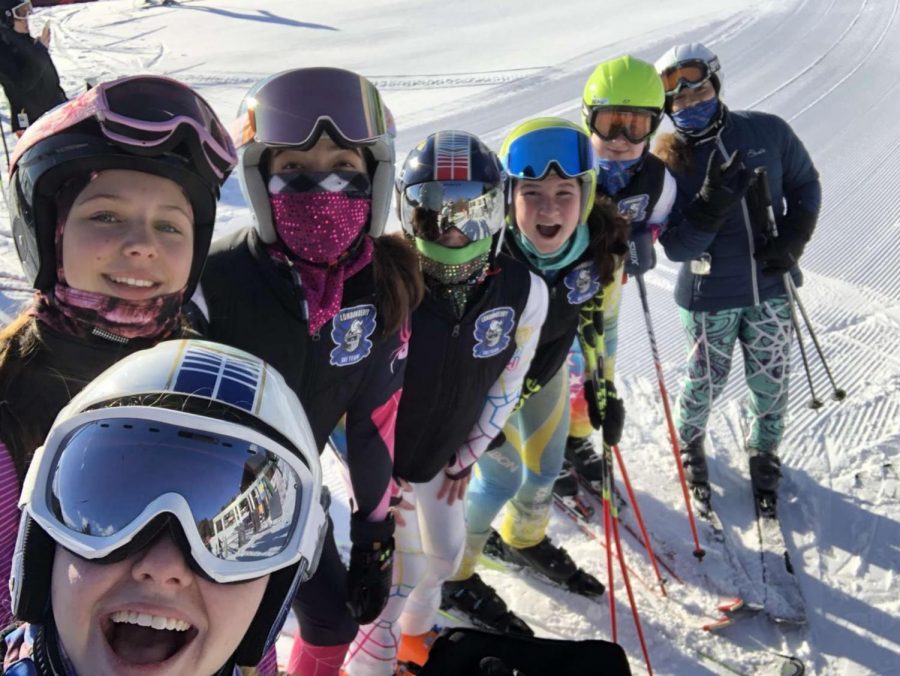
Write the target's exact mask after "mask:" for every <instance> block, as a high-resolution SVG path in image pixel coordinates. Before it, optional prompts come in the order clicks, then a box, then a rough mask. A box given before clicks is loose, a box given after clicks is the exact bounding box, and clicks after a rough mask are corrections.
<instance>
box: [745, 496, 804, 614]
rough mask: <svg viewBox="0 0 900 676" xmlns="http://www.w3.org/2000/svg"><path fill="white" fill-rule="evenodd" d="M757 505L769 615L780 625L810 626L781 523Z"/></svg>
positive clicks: (766, 609)
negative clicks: (807, 623)
mask: <svg viewBox="0 0 900 676" xmlns="http://www.w3.org/2000/svg"><path fill="white" fill-rule="evenodd" d="M754 503H755V504H756V531H757V535H758V537H759V559H760V564H761V566H762V577H763V588H764V593H765V599H764V606H765V612H766V614H767V615H768V616H769V617H770V618H772V620H774V621H775V622H778V623H780V624H790V625H803V624H806V603H805V602H804V600H803V594H802V593H801V591H800V583H799V582H798V581H797V576H796V575H795V573H794V566H793V564H792V563H791V557H790V554H789V552H788V549H787V543H786V542H785V539H784V533H783V532H782V530H781V524H780V522H779V521H778V518H777V517H776V516H774V515H772V516H769V515H767V514H766V513H764V512H763V510H762V509H761V508H760V505H759V503H758V501H756V500H754Z"/></svg>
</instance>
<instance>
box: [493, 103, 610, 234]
mask: <svg viewBox="0 0 900 676" xmlns="http://www.w3.org/2000/svg"><path fill="white" fill-rule="evenodd" d="M498 155H499V156H500V161H501V162H502V163H503V167H504V169H506V172H507V174H509V177H510V179H511V182H512V183H515V181H519V180H526V181H528V180H530V181H539V180H541V179H542V178H544V177H545V176H546V175H547V174H548V173H549V172H550V171H551V170H553V171H555V172H556V173H557V174H559V175H560V176H563V177H565V178H577V179H578V181H579V183H580V184H581V222H582V223H584V222H586V221H587V217H588V214H589V213H590V212H591V208H593V206H594V193H595V192H596V189H597V170H596V168H595V167H594V155H593V149H592V148H591V137H590V136H589V135H588V134H587V132H585V130H584V129H582V128H581V127H580V126H579V125H577V124H575V123H574V122H570V121H569V120H566V119H563V118H561V117H538V118H535V119H533V120H528V121H527V122H523V123H522V124H520V125H519V126H517V127H516V128H515V129H513V130H512V131H511V132H510V133H509V134H508V135H507V137H506V138H505V139H504V141H503V145H502V146H501V147H500V152H499V153H498ZM511 224H512V225H515V223H514V222H511Z"/></svg>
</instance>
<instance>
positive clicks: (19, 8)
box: [11, 2, 34, 21]
mask: <svg viewBox="0 0 900 676" xmlns="http://www.w3.org/2000/svg"><path fill="white" fill-rule="evenodd" d="M32 11H34V8H33V7H32V6H31V3H30V2H23V3H21V4H18V5H16V6H15V7H13V8H12V10H11V12H12V16H13V19H20V20H22V21H24V20H25V19H27V18H28V16H29V15H30V14H31V13H32Z"/></svg>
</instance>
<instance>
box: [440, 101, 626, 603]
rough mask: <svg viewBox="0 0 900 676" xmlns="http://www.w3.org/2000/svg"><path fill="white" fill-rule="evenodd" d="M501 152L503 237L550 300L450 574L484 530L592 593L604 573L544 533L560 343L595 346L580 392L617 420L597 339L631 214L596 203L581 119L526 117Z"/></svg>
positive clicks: (562, 419) (502, 548)
mask: <svg viewBox="0 0 900 676" xmlns="http://www.w3.org/2000/svg"><path fill="white" fill-rule="evenodd" d="M499 155H500V160H501V161H502V162H503V164H504V166H505V168H506V171H507V173H508V174H509V176H510V180H511V181H512V200H511V208H510V212H509V215H508V230H509V235H508V236H507V237H506V242H507V246H506V249H507V251H508V253H509V254H510V255H512V256H513V257H514V258H517V259H518V260H520V261H523V262H525V263H526V264H527V265H528V266H529V268H530V269H531V271H532V272H534V273H535V274H537V275H539V276H540V277H541V278H543V279H544V281H546V282H547V285H548V287H549V289H550V298H549V309H548V312H547V320H546V322H545V323H544V325H543V328H542V330H541V335H540V339H539V341H538V347H537V351H536V353H535V356H534V359H533V361H532V363H531V366H530V368H529V371H528V374H527V375H526V377H525V386H524V388H523V397H524V403H522V402H520V404H519V407H518V409H517V411H516V412H515V413H514V414H513V415H512V416H510V418H509V419H508V421H507V423H506V426H505V427H504V435H505V440H502V439H498V441H497V442H496V443H495V444H492V449H491V450H489V451H488V452H486V453H485V454H484V455H483V456H481V459H480V460H479V461H478V464H477V468H478V471H476V472H475V473H474V478H473V479H472V481H471V483H470V484H469V489H468V493H467V495H466V527H467V530H468V536H467V538H468V542H467V544H466V548H465V554H464V556H463V560H462V566H461V568H460V570H459V571H458V572H457V574H456V576H455V579H454V580H453V581H451V582H450V583H448V586H449V587H450V588H452V589H453V590H454V591H456V592H459V591H460V590H463V589H465V588H466V587H467V586H468V587H472V586H474V584H475V581H476V580H477V576H476V575H475V565H476V563H477V560H478V556H479V554H480V553H481V551H482V549H483V548H484V545H485V543H487V542H488V540H489V539H490V540H491V543H490V549H491V550H492V551H494V552H496V553H498V555H500V556H502V558H504V559H507V560H509V561H511V562H514V563H517V564H519V565H522V566H526V567H528V568H531V569H533V570H535V571H537V572H538V573H540V574H541V575H543V576H544V577H546V578H549V579H550V580H551V581H553V582H555V583H557V584H558V585H560V586H562V587H564V588H566V589H568V590H570V591H573V592H575V593H578V594H582V595H586V596H592V597H596V596H599V595H600V594H602V593H603V591H604V587H603V585H602V584H601V583H600V582H599V580H597V579H596V578H595V577H594V576H593V575H590V574H589V573H587V572H585V571H584V570H582V569H581V568H579V567H578V566H577V565H576V564H575V562H574V561H573V560H572V559H571V557H569V555H568V554H567V553H566V552H565V550H563V549H561V548H559V547H557V546H556V545H554V544H553V543H552V542H551V541H550V539H549V538H548V537H547V535H546V527H547V523H548V521H549V518H550V507H551V504H552V495H551V489H552V486H553V483H554V481H555V480H556V478H557V476H558V475H559V472H560V469H561V467H562V462H563V452H564V449H565V444H566V436H567V432H568V429H569V397H568V393H569V369H568V365H567V355H568V352H569V348H570V347H571V345H572V341H573V340H574V339H575V338H576V335H577V336H578V337H579V339H580V340H581V341H582V342H583V343H584V344H585V346H586V351H587V350H589V351H590V354H591V355H592V356H593V357H594V366H595V368H594V369H593V370H592V371H591V372H590V378H589V386H590V387H586V392H585V395H584V396H585V398H586V399H588V405H589V406H592V407H593V409H594V411H595V413H592V416H591V420H592V422H593V423H594V424H595V426H597V427H599V426H601V425H603V424H604V422H605V423H606V424H607V425H609V427H610V430H611V431H612V430H613V428H614V427H615V428H616V429H618V431H619V432H621V423H622V420H623V417H624V411H623V410H622V408H621V405H620V404H618V403H617V402H618V399H617V398H616V395H615V387H614V386H613V385H612V382H611V368H612V363H613V359H614V347H615V342H614V340H610V342H609V343H607V344H606V345H604V343H603V340H602V333H607V334H612V333H614V330H615V323H616V317H617V314H618V298H619V297H620V292H619V287H620V285H621V266H622V261H623V255H624V254H625V252H626V251H627V237H628V228H627V223H626V221H625V220H624V219H622V218H621V217H620V216H619V215H618V214H617V212H616V210H615V207H614V206H613V205H611V204H610V203H609V202H608V201H605V200H602V201H597V202H596V203H595V200H594V195H595V189H596V184H597V171H596V168H595V166H594V160H593V155H592V150H591V143H590V137H589V136H588V134H587V133H585V131H584V130H583V129H582V128H581V127H579V126H578V125H576V124H573V123H572V122H569V121H567V120H564V119H561V118H538V119H535V120H530V121H528V122H525V123H523V124H521V125H519V126H518V127H516V128H515V129H514V130H513V131H512V132H511V133H510V134H509V136H507V138H506V140H505V141H504V143H503V146H502V148H501V149H500V153H499ZM597 362H599V364H600V366H599V367H597ZM604 416H605V417H604ZM500 441H502V443H499V442H500ZM504 504H505V505H506V511H505V515H504V519H503V522H502V526H501V529H500V534H499V537H496V536H494V537H492V531H491V522H492V521H493V520H494V517H495V516H496V515H497V514H498V513H499V512H500V510H501V508H503V506H504ZM456 596H457V597H462V596H463V595H462V594H459V593H457V594H456ZM461 610H465V608H461Z"/></svg>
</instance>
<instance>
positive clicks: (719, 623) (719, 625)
mask: <svg viewBox="0 0 900 676" xmlns="http://www.w3.org/2000/svg"><path fill="white" fill-rule="evenodd" d="M732 624H734V620H733V619H731V618H730V617H726V616H725V615H723V616H722V617H720V618H719V619H717V620H713V621H712V622H707V623H706V624H704V625H702V626H701V629H703V631H709V632H716V631H720V630H722V629H724V628H725V627H730V626H731V625H732Z"/></svg>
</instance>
